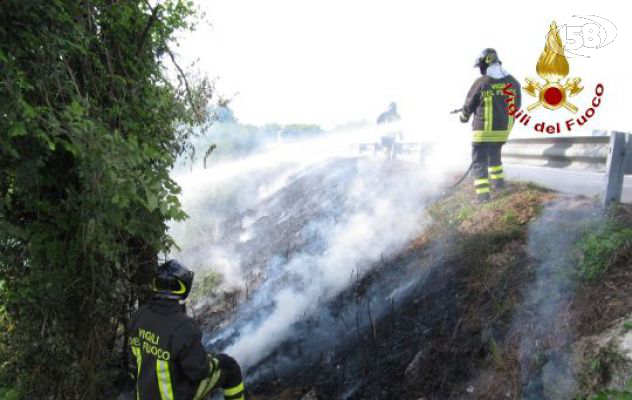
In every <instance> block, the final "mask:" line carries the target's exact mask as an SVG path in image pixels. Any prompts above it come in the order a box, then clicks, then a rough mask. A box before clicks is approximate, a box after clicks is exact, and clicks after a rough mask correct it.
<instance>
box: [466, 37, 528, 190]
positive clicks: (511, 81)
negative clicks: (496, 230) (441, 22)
mask: <svg viewBox="0 0 632 400" xmlns="http://www.w3.org/2000/svg"><path fill="white" fill-rule="evenodd" d="M474 67H478V68H479V70H480V72H481V75H482V76H481V77H480V78H478V79H476V81H474V84H473V85H472V87H471V88H470V91H469V92H468V93H467V97H466V99H465V104H464V105H463V108H462V109H461V115H460V120H461V122H463V123H466V122H467V121H468V120H469V118H470V115H472V114H473V115H474V118H473V120H472V129H473V137H472V170H473V173H474V186H475V189H476V194H477V197H478V200H479V201H480V202H486V201H489V198H490V179H491V182H492V184H493V187H494V189H502V188H503V187H504V185H505V180H504V178H505V175H504V172H503V166H502V161H501V150H502V146H503V144H505V142H506V141H507V137H508V136H509V133H510V132H511V129H512V127H513V123H514V118H513V117H512V116H510V115H509V114H508V113H507V110H506V108H507V106H508V104H510V103H512V102H513V104H514V106H515V109H516V110H517V109H519V108H520V104H521V92H520V84H519V83H518V81H516V79H515V78H514V77H513V76H511V75H510V74H509V73H508V72H507V71H505V69H504V68H503V67H502V63H501V61H500V59H499V58H498V54H497V53H496V50H494V49H489V48H488V49H485V50H483V52H482V53H481V55H480V56H479V57H478V58H477V59H476V63H475V64H474Z"/></svg>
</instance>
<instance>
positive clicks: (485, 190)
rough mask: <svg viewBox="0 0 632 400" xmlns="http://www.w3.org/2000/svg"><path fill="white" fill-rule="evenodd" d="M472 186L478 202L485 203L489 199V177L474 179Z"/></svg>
mask: <svg viewBox="0 0 632 400" xmlns="http://www.w3.org/2000/svg"><path fill="white" fill-rule="evenodd" d="M474 188H475V189H476V198H477V200H478V202H479V203H486V202H488V201H489V179H487V178H482V179H475V180H474Z"/></svg>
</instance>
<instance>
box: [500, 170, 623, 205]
mask: <svg viewBox="0 0 632 400" xmlns="http://www.w3.org/2000/svg"><path fill="white" fill-rule="evenodd" d="M504 167H505V174H506V176H507V179H510V180H523V181H531V182H534V183H537V184H539V185H540V186H544V187H547V188H550V189H554V190H557V191H559V192H564V193H570V194H579V195H585V196H589V197H592V196H601V193H602V191H603V188H604V176H603V173H599V172H592V171H577V170H571V169H560V168H546V167H531V166H523V165H520V166H518V165H512V164H505V165H504ZM621 201H622V202H623V203H632V175H626V177H625V179H624V181H623V194H622V196H621Z"/></svg>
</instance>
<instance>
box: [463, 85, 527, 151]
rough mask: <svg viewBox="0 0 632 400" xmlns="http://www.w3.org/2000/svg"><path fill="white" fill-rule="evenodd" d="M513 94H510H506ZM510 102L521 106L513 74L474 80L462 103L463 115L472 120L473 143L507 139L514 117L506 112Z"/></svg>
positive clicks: (518, 106) (519, 91)
mask: <svg viewBox="0 0 632 400" xmlns="http://www.w3.org/2000/svg"><path fill="white" fill-rule="evenodd" d="M508 93H513V96H510V95H508ZM508 100H511V101H513V103H514V105H515V109H516V110H518V109H519V108H520V105H521V90H520V84H519V83H518V81H516V79H514V77H513V76H511V75H507V76H505V77H504V78H500V79H494V78H492V77H490V76H487V75H484V76H481V77H480V78H478V79H477V80H476V81H474V84H473V85H472V87H471V88H470V90H469V92H468V93H467V97H466V99H465V104H464V105H463V111H462V113H463V115H464V116H465V117H467V118H469V116H470V115H472V114H474V117H473V119H472V129H473V132H472V133H473V136H472V142H474V143H485V142H506V141H507V138H508V137H509V133H510V132H511V129H512V128H513V123H514V118H513V117H511V116H509V115H508V113H507V106H508V104H509V103H510V102H509V101H508Z"/></svg>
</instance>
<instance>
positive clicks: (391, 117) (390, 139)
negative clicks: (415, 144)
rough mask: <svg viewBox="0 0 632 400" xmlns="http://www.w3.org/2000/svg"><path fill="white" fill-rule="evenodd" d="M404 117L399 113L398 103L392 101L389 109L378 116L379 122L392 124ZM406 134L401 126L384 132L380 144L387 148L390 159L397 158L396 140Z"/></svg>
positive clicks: (387, 155)
mask: <svg viewBox="0 0 632 400" xmlns="http://www.w3.org/2000/svg"><path fill="white" fill-rule="evenodd" d="M401 119H402V118H401V117H400V116H399V114H398V113H397V104H396V103H395V102H392V103H391V104H389V106H388V110H387V111H385V112H383V113H382V114H380V116H379V117H378V118H377V124H378V125H383V124H391V123H394V122H397V121H400V120H401ZM403 137H404V136H403V134H402V131H401V129H400V128H399V127H389V128H388V130H387V131H386V132H384V134H383V136H382V137H381V138H380V142H381V143H380V146H381V148H382V149H384V150H386V157H387V158H388V159H389V160H392V159H395V156H396V154H395V141H396V140H397V139H398V138H399V139H402V138H403Z"/></svg>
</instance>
